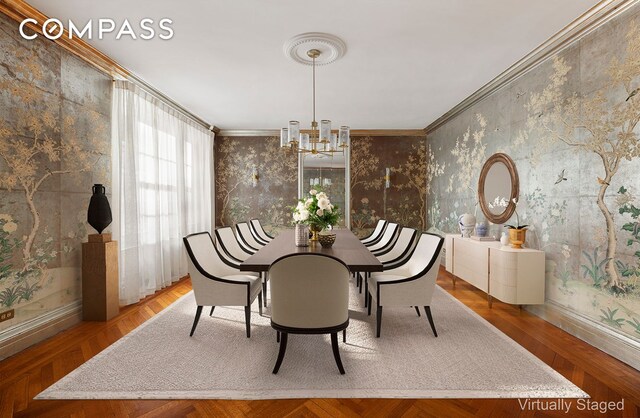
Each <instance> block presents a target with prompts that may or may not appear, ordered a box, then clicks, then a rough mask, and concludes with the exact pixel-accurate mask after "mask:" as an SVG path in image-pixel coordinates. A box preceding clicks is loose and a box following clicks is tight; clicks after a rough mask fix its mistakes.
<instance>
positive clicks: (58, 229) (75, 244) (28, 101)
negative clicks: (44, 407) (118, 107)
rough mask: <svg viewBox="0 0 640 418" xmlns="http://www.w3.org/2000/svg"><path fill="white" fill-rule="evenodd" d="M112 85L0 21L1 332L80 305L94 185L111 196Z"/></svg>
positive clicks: (1, 18) (7, 21)
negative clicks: (7, 315)
mask: <svg viewBox="0 0 640 418" xmlns="http://www.w3.org/2000/svg"><path fill="white" fill-rule="evenodd" d="M110 109H111V79H110V77H108V76H107V75H104V74H102V73H100V72H98V71H97V70H95V69H93V68H92V67H90V66H88V65H87V64H85V63H83V62H81V61H80V60H78V59H77V58H75V57H73V56H72V55H70V54H69V53H67V52H66V51H64V50H63V49H62V48H59V47H58V46H56V45H55V44H54V43H52V42H49V41H43V40H42V38H38V39H36V40H32V41H28V40H24V39H23V38H21V37H20V35H19V32H18V28H17V23H15V22H14V21H12V20H10V19H9V18H7V17H4V16H0V312H3V311H5V310H7V309H15V318H14V319H11V320H9V321H6V322H2V323H0V333H1V331H3V330H5V329H7V328H10V327H13V326H16V325H18V324H20V323H23V322H25V321H27V320H30V319H33V318H35V317H38V316H40V315H43V314H45V313H48V312H50V311H52V310H53V309H55V308H58V307H62V306H65V305H68V304H71V303H73V302H74V301H77V300H79V298H80V279H81V277H80V270H81V242H82V241H83V240H86V235H87V227H86V208H87V205H88V202H89V198H90V196H91V186H92V184H93V183H103V184H105V185H106V187H107V189H109V188H110V178H111V174H110V173H111V171H110V170H111V168H110V147H111V145H110V136H111V132H110Z"/></svg>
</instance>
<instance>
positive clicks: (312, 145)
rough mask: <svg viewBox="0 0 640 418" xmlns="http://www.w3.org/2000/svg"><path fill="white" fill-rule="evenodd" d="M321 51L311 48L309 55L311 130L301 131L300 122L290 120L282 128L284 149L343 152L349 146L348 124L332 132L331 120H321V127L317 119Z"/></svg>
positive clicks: (302, 151) (303, 152) (307, 151)
mask: <svg viewBox="0 0 640 418" xmlns="http://www.w3.org/2000/svg"><path fill="white" fill-rule="evenodd" d="M320 54H321V52H320V50H318V49H310V50H308V51H307V56H308V57H309V58H311V60H312V74H313V120H312V121H311V132H310V133H306V132H300V122H298V121H297V120H291V121H289V127H288V128H282V129H281V130H280V146H281V147H282V148H284V149H291V150H294V151H297V152H298V153H300V154H307V153H308V154H324V155H333V154H336V153H340V154H343V153H344V152H345V149H346V148H347V147H348V146H349V139H350V138H349V136H350V129H349V127H348V126H341V127H340V129H339V130H338V133H333V132H331V121H330V120H321V121H320V129H319V130H318V122H317V121H316V59H317V58H318V57H319V56H320Z"/></svg>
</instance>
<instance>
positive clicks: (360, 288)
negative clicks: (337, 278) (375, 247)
mask: <svg viewBox="0 0 640 418" xmlns="http://www.w3.org/2000/svg"><path fill="white" fill-rule="evenodd" d="M365 274H366V273H365ZM358 293H362V277H360V284H359V285H358Z"/></svg>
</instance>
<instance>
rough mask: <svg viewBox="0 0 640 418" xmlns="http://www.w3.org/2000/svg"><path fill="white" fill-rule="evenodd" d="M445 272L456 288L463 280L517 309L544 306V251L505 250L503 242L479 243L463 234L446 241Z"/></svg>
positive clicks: (488, 297)
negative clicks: (526, 306) (527, 306)
mask: <svg viewBox="0 0 640 418" xmlns="http://www.w3.org/2000/svg"><path fill="white" fill-rule="evenodd" d="M445 249H446V251H445V253H446V262H445V268H446V270H447V271H448V272H449V273H451V274H452V275H453V276H454V278H453V284H454V286H455V278H456V277H459V278H461V279H462V280H464V281H466V282H467V283H469V284H471V285H473V286H475V287H476V288H478V289H480V290H482V291H483V292H485V293H486V294H487V299H488V301H489V306H490V307H491V303H492V298H494V297H495V298H496V299H498V300H500V301H502V302H505V303H510V304H515V305H520V306H522V305H538V304H543V303H544V284H545V278H544V270H545V259H544V258H545V254H544V251H539V250H534V249H531V248H522V249H515V248H511V247H508V246H507V247H505V246H502V244H500V242H499V241H476V240H473V239H471V238H462V237H461V236H460V235H459V234H448V235H446V237H445Z"/></svg>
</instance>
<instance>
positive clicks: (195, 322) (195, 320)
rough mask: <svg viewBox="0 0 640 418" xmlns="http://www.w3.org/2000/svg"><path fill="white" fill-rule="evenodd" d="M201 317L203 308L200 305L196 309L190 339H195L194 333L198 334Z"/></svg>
mask: <svg viewBox="0 0 640 418" xmlns="http://www.w3.org/2000/svg"><path fill="white" fill-rule="evenodd" d="M200 315H202V306H200V305H198V308H197V309H196V318H195V319H194V320H193V326H192V327H191V334H189V337H193V333H194V332H196V327H197V326H198V321H199V320H200Z"/></svg>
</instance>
